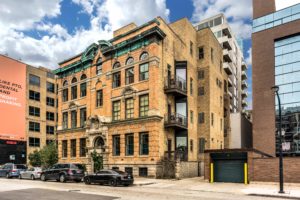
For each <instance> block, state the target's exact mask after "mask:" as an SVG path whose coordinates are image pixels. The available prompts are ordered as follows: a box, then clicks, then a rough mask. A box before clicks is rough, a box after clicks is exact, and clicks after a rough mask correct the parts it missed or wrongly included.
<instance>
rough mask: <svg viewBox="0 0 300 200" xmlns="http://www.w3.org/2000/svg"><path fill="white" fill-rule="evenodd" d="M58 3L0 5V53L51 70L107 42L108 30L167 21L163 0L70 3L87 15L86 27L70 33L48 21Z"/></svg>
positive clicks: (39, 1)
mask: <svg viewBox="0 0 300 200" xmlns="http://www.w3.org/2000/svg"><path fill="white" fill-rule="evenodd" d="M60 3H61V0H43V1H42V0H33V1H19V2H17V3H16V1H10V0H5V2H4V3H2V2H1V7H0V18H1V20H0V30H1V31H0V37H1V38H2V39H1V40H0V53H2V54H4V53H8V54H9V56H11V57H13V58H16V59H19V58H21V59H22V60H23V61H24V62H27V63H29V64H32V65H36V66H38V65H41V66H45V67H50V68H52V69H55V68H57V63H58V62H60V61H62V60H65V59H67V58H69V57H71V56H74V55H76V54H77V53H80V52H82V51H83V50H84V49H85V48H87V47H88V45H90V44H91V43H93V42H97V41H98V40H100V39H110V38H111V37H112V30H115V29H117V28H120V27H121V26H124V25H127V24H128V23H130V22H136V23H137V24H138V25H140V24H142V23H145V22H147V21H148V20H150V19H152V18H154V17H156V16H162V17H164V18H165V19H166V20H168V16H169V12H170V11H169V10H168V9H167V8H166V1H165V0H155V1H154V2H153V1H151V2H150V1H149V0H139V1H138V2H137V1H135V0H98V1H96V0H87V1H84V0H73V3H75V4H78V5H80V6H81V7H82V12H85V13H86V14H88V15H89V17H90V22H89V23H90V27H89V28H88V29H85V28H82V27H77V28H76V29H75V31H74V32H72V33H70V32H68V31H67V29H66V28H65V27H63V26H62V25H60V24H52V23H51V22H50V21H49V20H48V18H51V17H59V15H60V13H61V10H60ZM3 4H5V6H2V5H3ZM133 5H134V6H133ZM32 11H35V12H32ZM7 14H9V17H7V16H6V15H7ZM2 17H4V18H2ZM5 17H6V18H5ZM29 30H30V31H33V32H36V33H39V32H42V33H43V34H42V35H43V36H42V37H41V38H34V37H32V36H29V35H28V34H27V33H26V32H24V31H29Z"/></svg>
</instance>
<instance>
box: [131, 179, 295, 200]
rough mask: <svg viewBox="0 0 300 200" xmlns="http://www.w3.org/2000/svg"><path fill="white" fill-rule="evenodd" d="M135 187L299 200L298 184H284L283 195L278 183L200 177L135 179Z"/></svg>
mask: <svg viewBox="0 0 300 200" xmlns="http://www.w3.org/2000/svg"><path fill="white" fill-rule="evenodd" d="M135 185H136V186H144V187H151V188H169V189H175V190H186V191H188V190H191V191H201V192H215V193H226V194H238V195H249V196H261V197H277V198H287V199H299V200H300V184H293V183H286V184H284V191H285V193H284V194H279V193H278V190H279V184H278V183H266V182H251V183H250V184H248V185H245V184H238V183H209V182H208V181H206V180H203V178H201V177H196V178H187V179H181V180H175V179H171V180H170V179H148V178H136V179H135Z"/></svg>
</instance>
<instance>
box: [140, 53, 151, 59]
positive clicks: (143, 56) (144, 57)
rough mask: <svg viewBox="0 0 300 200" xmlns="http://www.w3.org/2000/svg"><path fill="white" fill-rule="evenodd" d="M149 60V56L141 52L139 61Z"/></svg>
mask: <svg viewBox="0 0 300 200" xmlns="http://www.w3.org/2000/svg"><path fill="white" fill-rule="evenodd" d="M148 58H149V54H148V53H147V52H143V53H142V54H141V56H140V60H146V59H148Z"/></svg>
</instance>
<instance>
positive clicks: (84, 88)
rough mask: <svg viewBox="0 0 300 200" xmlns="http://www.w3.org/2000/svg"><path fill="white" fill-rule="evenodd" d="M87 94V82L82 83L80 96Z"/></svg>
mask: <svg viewBox="0 0 300 200" xmlns="http://www.w3.org/2000/svg"><path fill="white" fill-rule="evenodd" d="M85 96H86V83H81V84H80V97H85Z"/></svg>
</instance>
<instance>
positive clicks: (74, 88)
mask: <svg viewBox="0 0 300 200" xmlns="http://www.w3.org/2000/svg"><path fill="white" fill-rule="evenodd" d="M71 99H72V100H73V99H77V85H75V86H72V87H71Z"/></svg>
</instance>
